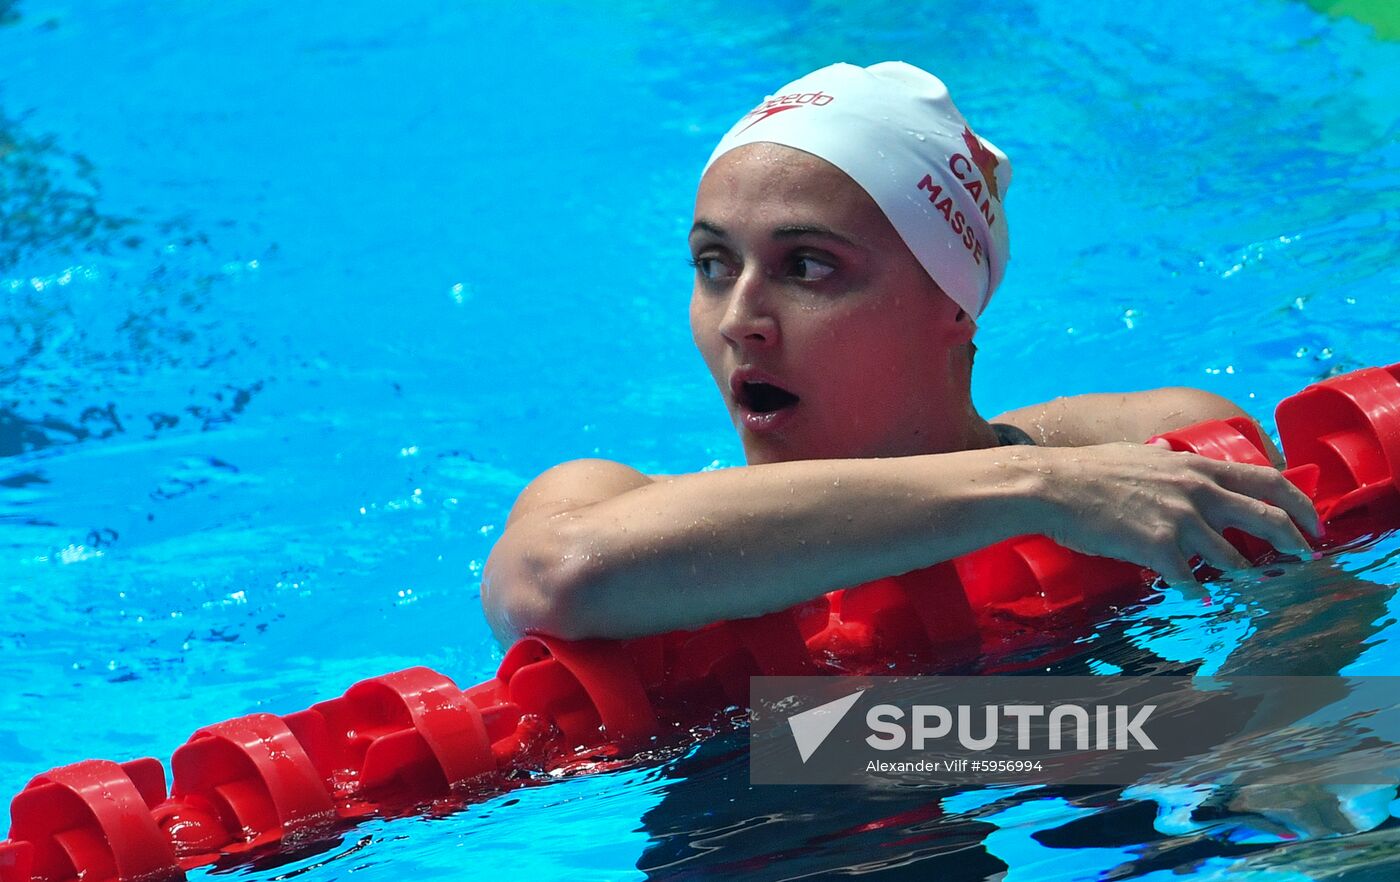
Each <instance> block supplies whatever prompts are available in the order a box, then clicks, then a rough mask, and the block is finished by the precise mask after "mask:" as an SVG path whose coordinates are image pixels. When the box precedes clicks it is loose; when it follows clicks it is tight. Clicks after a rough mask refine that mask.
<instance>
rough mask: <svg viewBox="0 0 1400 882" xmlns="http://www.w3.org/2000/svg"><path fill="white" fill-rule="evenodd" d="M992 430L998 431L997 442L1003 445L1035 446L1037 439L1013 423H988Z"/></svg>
mask: <svg viewBox="0 0 1400 882" xmlns="http://www.w3.org/2000/svg"><path fill="white" fill-rule="evenodd" d="M988 425H990V426H991V427H992V431H993V432H996V433H997V444H998V445H1000V446H1002V447H1011V446H1014V445H1018V444H1026V445H1030V446H1031V447H1034V446H1035V439H1034V438H1032V437H1031V436H1030V435H1027V434H1026V433H1025V431H1024V430H1022V429H1020V428H1017V427H1016V426H1013V425H1011V424H1010V423H988Z"/></svg>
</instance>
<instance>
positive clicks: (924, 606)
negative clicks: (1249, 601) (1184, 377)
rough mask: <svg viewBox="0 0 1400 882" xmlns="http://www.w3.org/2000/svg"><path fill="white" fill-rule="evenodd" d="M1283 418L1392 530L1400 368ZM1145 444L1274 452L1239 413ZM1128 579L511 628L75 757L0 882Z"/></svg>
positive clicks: (1334, 519) (1011, 549) (165, 858)
mask: <svg viewBox="0 0 1400 882" xmlns="http://www.w3.org/2000/svg"><path fill="white" fill-rule="evenodd" d="M1276 419H1277V423H1278V429H1279V434H1280V436H1281V438H1282V439H1283V446H1284V450H1285V451H1286V452H1287V454H1288V464H1289V468H1288V469H1287V470H1285V472H1284V475H1285V477H1287V478H1288V479H1289V480H1291V481H1292V482H1293V483H1294V484H1295V485H1297V486H1298V487H1299V488H1300V489H1301V490H1302V491H1303V492H1304V493H1306V494H1307V495H1308V496H1309V497H1310V498H1311V499H1312V500H1313V501H1314V503H1315V504H1316V506H1317V508H1318V511H1319V513H1320V514H1321V515H1322V517H1323V519H1324V521H1325V522H1326V529H1327V536H1326V538H1325V540H1324V541H1325V542H1326V543H1329V544H1330V543H1335V542H1340V541H1343V540H1345V539H1348V538H1351V537H1354V536H1358V535H1362V534H1364V533H1367V532H1374V531H1377V530H1383V529H1390V528H1393V527H1395V526H1396V525H1397V524H1400V490H1398V489H1397V487H1400V483H1397V482H1400V364H1396V365H1392V366H1390V367H1387V368H1369V369H1366V370H1361V371H1357V372H1355V373H1351V374H1346V375H1343V376H1339V377H1334V378H1331V379H1328V380H1325V381H1323V382H1321V383H1317V384H1315V385H1312V386H1309V387H1308V388H1307V389H1304V390H1303V391H1302V392H1299V393H1298V394H1297V395H1294V396H1292V397H1290V398H1288V399H1286V400H1284V401H1283V402H1282V403H1281V404H1280V405H1279V407H1278V410H1277V413H1276ZM1160 438H1161V439H1163V440H1165V441H1166V442H1167V443H1168V445H1169V446H1170V447H1171V448H1172V449H1174V450H1179V451H1188V452H1192V453H1197V454H1200V455H1202V456H1209V457H1212V458H1215V459H1222V460H1230V461H1234V462H1248V463H1254V464H1257V465H1268V464H1269V461H1268V458H1267V456H1266V455H1265V452H1264V444H1263V440H1262V438H1261V437H1260V435H1259V431H1258V428H1257V427H1256V426H1255V425H1254V424H1253V423H1252V422H1251V421H1249V420H1246V419H1238V418H1237V419H1230V420H1215V421H1211V422H1207V423H1201V424H1199V425H1195V426H1191V427H1188V428H1185V429H1181V430H1179V431H1175V432H1168V433H1166V434H1165V435H1162V436H1160ZM1154 440H1157V439H1154ZM1225 535H1226V538H1227V539H1229V540H1230V541H1231V542H1232V543H1233V544H1234V545H1235V546H1236V547H1237V548H1239V549H1240V551H1241V553H1243V554H1244V555H1245V556H1246V557H1248V558H1249V559H1250V560H1252V561H1256V562H1257V561H1259V560H1261V559H1262V558H1264V557H1265V556H1266V555H1268V554H1271V553H1272V549H1270V548H1269V546H1268V545H1267V544H1266V543H1264V542H1263V541H1261V540H1259V539H1257V538H1255V537H1252V536H1246V535H1244V534H1242V533H1240V532H1239V531H1234V530H1232V531H1227V532H1226V534H1225ZM1143 576H1144V571H1143V570H1142V569H1141V568H1140V567H1137V566H1134V565H1131V564H1125V563H1122V562H1120V561H1113V560H1107V559H1104V558H1094V557H1087V556H1085V555H1081V554H1077V553H1075V552H1072V551H1069V550H1067V549H1065V548H1062V547H1060V546H1058V545H1056V544H1055V543H1053V542H1051V541H1050V540H1048V539H1046V538H1044V537H1040V536H1022V537H1018V538H1015V539H1010V540H1008V541H1006V542H1001V543H998V544H996V545H993V546H991V547H989V548H985V549H982V550H981V551H978V552H975V553H973V554H969V555H965V556H964V557H962V558H959V559H957V560H955V561H949V562H947V563H941V564H937V565H935V566H931V567H928V568H926V569H923V570H917V571H915V572H912V573H906V574H904V575H901V576H895V577H891V578H886V579H877V580H875V581H873V582H869V583H867V584H864V585H859V586H856V587H854V588H848V589H845V590H842V591H833V592H831V593H830V594H827V595H826V596H824V597H819V598H816V599H815V600H812V601H809V602H807V603H804V604H800V605H798V606H797V607H794V608H793V609H789V610H783V611H781V612H776V613H772V614H770V615H766V616H760V617H758V618H754V619H744V620H740V621H732V622H718V623H716V624H713V625H709V626H707V627H704V628H700V629H697V630H694V631H686V632H676V633H672V634H663V635H659V636H656V637H645V638H639V639H636V640H626V641H610V640H580V641H572V642H571V641H565V640H557V639H554V638H552V637H544V636H534V637H526V638H524V639H522V640H520V641H519V642H517V643H516V644H515V645H514V646H512V647H511V648H510V650H509V651H508V652H507V653H506V655H505V658H504V660H503V661H502V662H501V665H500V668H499V669H498V670H497V673H496V676H495V677H494V678H493V679H491V680H488V681H486V682H485V683H480V684H477V685H476V686H472V687H470V688H468V689H466V690H462V689H459V688H458V687H457V686H456V685H455V684H454V683H453V682H452V681H451V680H449V679H448V678H447V677H445V676H443V675H442V674H439V673H437V672H435V671H431V670H429V669H427V668H422V667H419V668H410V669H408V670H405V671H398V672H395V673H391V674H385V675H383V676H380V677H373V678H371V679H368V680H364V681H362V682H360V683H356V684H355V685H353V686H351V687H350V688H349V689H348V690H347V691H346V693H345V694H344V695H343V696H341V697H340V698H335V699H331V700H330V701H324V702H321V703H319V704H316V705H314V706H312V707H311V708H308V709H307V710H304V711H297V712H296V713H292V714H287V715H285V716H281V717H279V716H274V715H272V714H253V715H250V716H246V717H240V718H237V719H233V720H228V721H225V722H222V723H216V724H214V725H212V726H207V727H205V728H203V729H200V730H199V731H197V732H196V733H195V734H194V735H193V736H191V738H190V740H189V741H188V742H187V743H186V744H184V745H183V746H182V747H180V748H179V749H178V750H177V751H176V752H175V755H174V757H173V758H172V759H171V763H170V770H171V773H172V778H171V788H170V792H169V794H168V795H167V793H166V773H165V769H164V768H163V767H162V766H161V764H160V763H159V762H158V761H156V760H154V759H149V758H147V759H138V760H133V761H131V762H127V763H122V764H120V765H118V764H117V763H112V762H107V761H106V760H87V761H84V762H80V763H75V764H73V765H68V766H63V767H62V768H58V769H54V770H52V771H49V772H46V773H45V774H43V775H40V776H38V777H36V778H34V780H32V781H31V782H30V783H29V784H28V786H26V787H25V788H24V790H23V791H21V792H20V793H19V794H18V795H17V796H16V797H15V798H14V800H13V802H12V803H11V808H10V815H11V819H12V822H11V827H10V835H9V839H7V840H5V841H4V842H0V882H70V880H71V882H77V880H83V882H99V880H113V882H156V880H166V879H182V878H183V877H184V871H185V870H188V869H191V868H194V867H198V866H201V865H204V864H209V863H212V862H214V861H216V860H221V859H225V858H229V857H230V856H236V855H238V854H240V853H243V852H247V851H250V850H252V849H261V848H266V847H268V846H271V845H275V844H277V843H281V842H287V841H298V840H304V839H306V838H309V837H314V836H316V835H319V834H321V833H323V832H325V831H326V830H327V828H329V827H331V826H333V825H337V824H342V823H345V822H347V821H350V820H354V819H356V818H359V817H361V816H363V815H366V814H369V813H371V812H373V811H376V810H377V809H378V808H379V807H381V806H385V805H390V804H392V805H402V804H403V803H405V802H410V803H411V802H413V801H420V802H421V801H427V800H431V799H436V798H441V797H444V796H450V795H453V794H456V795H457V796H458V797H459V798H460V797H462V796H463V795H465V796H466V797H467V798H471V797H474V796H481V795H489V794H493V793H499V792H502V791H504V790H506V789H509V788H510V787H512V786H519V779H520V778H521V777H522V775H521V773H522V772H523V773H528V772H529V771H530V770H533V769H539V768H544V767H558V766H561V765H568V764H574V765H575V766H576V767H581V766H578V764H579V763H581V762H596V760H597V759H598V758H599V757H620V756H625V755H628V754H632V753H635V752H637V751H638V750H640V749H642V748H644V747H646V746H647V745H648V744H650V743H653V742H654V741H655V739H656V738H657V737H658V736H659V735H660V734H661V733H662V732H663V731H665V728H666V726H667V725H668V724H672V725H674V724H677V723H678V722H679V719H678V717H677V715H678V714H681V715H687V714H688V718H689V719H692V720H698V719H701V718H703V717H707V716H709V715H712V714H713V713H715V712H718V711H721V710H722V709H724V708H726V707H730V706H743V705H744V704H746V703H747V700H748V678H749V677H751V676H754V675H759V674H809V673H839V672H843V671H856V672H860V671H877V670H878V671H884V672H888V671H889V670H890V665H891V664H892V663H896V662H900V663H903V664H906V665H910V666H912V667H914V668H916V669H924V670H927V669H929V668H930V667H931V666H937V665H944V666H953V665H957V664H961V663H966V662H968V661H972V660H974V659H976V658H977V657H978V656H979V655H980V654H981V653H982V652H983V651H984V650H986V649H991V648H994V647H997V646H1000V647H1003V648H1004V647H1005V646H1007V645H1008V644H1009V643H1014V641H1015V640H1016V639H1017V638H1018V636H1020V637H1024V636H1025V635H1027V634H1031V635H1034V634H1035V632H1036V631H1037V629H1040V630H1044V629H1045V628H1048V627H1051V626H1052V624H1054V623H1063V622H1075V621H1083V620H1085V619H1086V617H1087V616H1088V615H1090V614H1092V612H1094V611H1095V610H1096V609H1101V608H1102V605H1103V604H1104V603H1107V602H1110V601H1112V600H1115V599H1120V598H1121V599H1131V598H1132V597H1133V596H1134V594H1135V593H1137V592H1140V591H1141V587H1142V584H1143ZM678 709H679V710H678ZM524 777H527V778H528V774H526V775H525V776H524Z"/></svg>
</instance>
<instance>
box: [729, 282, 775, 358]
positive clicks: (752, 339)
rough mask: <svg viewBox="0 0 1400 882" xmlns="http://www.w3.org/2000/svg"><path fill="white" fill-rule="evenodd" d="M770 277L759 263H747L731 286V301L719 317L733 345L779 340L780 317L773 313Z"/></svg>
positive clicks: (769, 344) (773, 343)
mask: <svg viewBox="0 0 1400 882" xmlns="http://www.w3.org/2000/svg"><path fill="white" fill-rule="evenodd" d="M768 295H769V291H768V278H767V276H765V275H764V274H763V272H762V271H761V269H760V268H759V267H756V266H752V265H751V266H748V267H746V268H745V269H744V271H743V272H742V273H741V274H740V275H739V278H737V279H735V280H734V285H733V287H731V288H730V289H729V302H728V303H727V304H726V305H725V310H724V317H723V318H721V319H720V323H719V332H720V334H721V335H722V336H723V337H724V339H725V340H727V341H729V343H730V344H731V345H734V346H749V347H753V346H759V347H770V346H773V345H775V344H777V342H778V320H777V317H776V316H775V315H774V313H773V309H772V308H771V306H772V304H771V303H770V299H771V298H770V297H769V296H768Z"/></svg>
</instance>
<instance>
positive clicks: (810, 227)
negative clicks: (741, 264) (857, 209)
mask: <svg viewBox="0 0 1400 882" xmlns="http://www.w3.org/2000/svg"><path fill="white" fill-rule="evenodd" d="M697 231H703V232H706V233H709V234H710V235H712V236H714V237H716V238H719V239H728V238H729V234H728V233H726V232H725V231H724V230H723V229H722V228H721V227H719V226H717V225H715V224H713V223H711V222H709V221H707V220H698V221H696V222H695V225H694V226H693V227H691V228H690V235H692V236H693V235H695V233H696V232H697ZM804 236H816V237H818V238H822V239H832V240H835V241H837V242H840V243H842V244H844V245H849V246H850V247H852V248H860V247H861V246H859V245H857V244H856V243H855V242H852V241H851V240H850V239H848V238H846V237H845V236H843V235H841V234H840V233H838V232H836V231H835V230H832V229H829V228H827V227H823V226H818V225H816V224H787V225H785V226H781V227H778V228H777V229H775V230H774V231H773V238H774V239H798V238H802V237H804Z"/></svg>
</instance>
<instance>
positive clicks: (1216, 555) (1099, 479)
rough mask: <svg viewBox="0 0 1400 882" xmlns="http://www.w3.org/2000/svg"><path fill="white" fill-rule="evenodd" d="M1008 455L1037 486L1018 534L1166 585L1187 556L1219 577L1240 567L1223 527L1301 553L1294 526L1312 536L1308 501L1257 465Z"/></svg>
mask: <svg viewBox="0 0 1400 882" xmlns="http://www.w3.org/2000/svg"><path fill="white" fill-rule="evenodd" d="M1011 456H1012V460H1013V462H1014V463H1019V464H1021V465H1022V466H1023V467H1028V468H1029V473H1030V474H1032V475H1033V476H1034V477H1035V478H1036V479H1037V481H1036V485H1037V490H1036V492H1035V494H1034V495H1035V499H1036V501H1037V503H1038V504H1033V505H1032V526H1031V529H1030V530H1028V532H1035V533H1041V534H1043V535H1046V536H1049V537H1050V538H1051V539H1053V540H1055V541H1056V542H1058V543H1060V544H1061V545H1064V546H1066V547H1068V548H1072V549H1074V550H1076V551H1080V552H1083V553H1085V554H1094V555H1101V556H1104V557H1113V558H1118V559H1119V560H1126V561H1130V562H1132V563H1136V564H1141V565H1143V566H1146V567H1149V568H1151V569H1153V570H1155V571H1156V572H1157V573H1158V574H1160V575H1161V576H1162V577H1163V578H1164V579H1166V580H1167V581H1172V582H1174V581H1191V580H1194V578H1195V577H1194V575H1193V573H1192V569H1191V566H1190V563H1189V561H1190V559H1191V557H1192V556H1193V555H1200V556H1201V558H1202V559H1203V560H1205V561H1206V562H1208V563H1210V564H1211V565H1212V566H1214V567H1217V568H1218V569H1222V570H1234V569H1244V568H1246V567H1249V566H1250V562H1249V561H1248V560H1246V559H1245V558H1244V556H1243V555H1241V554H1240V553H1239V552H1238V551H1237V550H1235V548H1234V546H1232V545H1231V544H1230V543H1229V542H1228V541H1226V540H1225V538H1224V536H1222V535H1221V534H1222V533H1223V531H1224V530H1226V529H1227V528H1229V527H1235V528H1237V529H1239V530H1243V531H1244V532H1245V533H1248V534H1250V535H1252V536H1257V537H1259V538H1260V539H1263V540H1264V541H1266V542H1268V543H1269V544H1270V545H1272V546H1274V548H1276V549H1278V550H1280V551H1285V552H1292V553H1297V554H1304V555H1306V554H1310V553H1311V551H1312V549H1311V547H1310V546H1309V545H1308V542H1307V541H1306V540H1305V539H1304V538H1303V534H1302V533H1300V532H1299V531H1298V528H1297V527H1296V526H1295V525H1294V521H1297V522H1298V523H1300V524H1304V525H1306V527H1307V529H1308V530H1309V532H1312V533H1313V534H1314V535H1317V534H1318V532H1319V531H1318V526H1317V524H1318V518H1317V511H1316V509H1314V508H1313V504H1312V502H1311V501H1310V500H1309V499H1308V498H1307V497H1306V496H1305V495H1303V493H1302V491H1300V490H1299V489H1298V488H1297V487H1294V486H1293V484H1292V483H1290V482H1289V481H1288V480H1287V479H1286V478H1284V477H1283V475H1281V474H1279V472H1277V471H1276V470H1274V469H1272V468H1268V467H1267V466H1255V465H1245V464H1243V463H1231V462H1220V461H1218V460H1213V459H1209V458H1207V457H1204V456H1198V455H1196V454H1194V453H1177V452H1173V451H1169V450H1164V449H1162V448H1159V447H1154V446H1151V445H1144V444H1129V443H1117V444H1100V445H1096V446H1093V447H1046V448H1017V452H1016V453H1013V454H1011Z"/></svg>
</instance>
